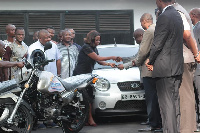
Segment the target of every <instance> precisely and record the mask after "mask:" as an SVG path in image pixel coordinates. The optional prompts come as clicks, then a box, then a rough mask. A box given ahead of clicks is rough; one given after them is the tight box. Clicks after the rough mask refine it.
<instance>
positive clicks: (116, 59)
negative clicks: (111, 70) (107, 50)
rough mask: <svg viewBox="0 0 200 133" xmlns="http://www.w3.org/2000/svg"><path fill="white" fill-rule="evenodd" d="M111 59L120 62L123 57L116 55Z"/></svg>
mask: <svg viewBox="0 0 200 133" xmlns="http://www.w3.org/2000/svg"><path fill="white" fill-rule="evenodd" d="M113 60H114V61H116V62H121V61H122V60H123V59H122V58H121V57H119V56H117V57H115V58H114V59H113Z"/></svg>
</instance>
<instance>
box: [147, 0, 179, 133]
mask: <svg viewBox="0 0 200 133" xmlns="http://www.w3.org/2000/svg"><path fill="white" fill-rule="evenodd" d="M156 4H157V6H158V8H159V10H160V11H161V14H160V16H159V17H158V20H157V23H156V28H155V34H154V40H153V44H152V46H151V50H150V57H149V61H147V62H146V65H147V67H148V69H149V70H151V71H153V73H152V75H153V77H155V78H156V89H157V94H158V101H159V106H160V110H161V117H162V124H163V132H164V133H179V121H180V120H179V119H180V103H179V87H180V84H181V79H182V74H183V50H182V49H183V21H182V18H181V16H180V14H179V13H178V12H177V11H176V10H175V9H174V7H173V6H171V4H172V0H156Z"/></svg>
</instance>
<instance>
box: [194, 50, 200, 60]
mask: <svg viewBox="0 0 200 133" xmlns="http://www.w3.org/2000/svg"><path fill="white" fill-rule="evenodd" d="M199 52H200V51H199ZM194 59H195V60H196V62H197V63H200V54H199V55H198V56H197V57H196V58H194Z"/></svg>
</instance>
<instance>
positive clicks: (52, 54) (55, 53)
mask: <svg viewBox="0 0 200 133" xmlns="http://www.w3.org/2000/svg"><path fill="white" fill-rule="evenodd" d="M49 41H50V42H51V44H52V48H51V49H48V50H46V51H45V55H46V57H47V58H48V60H51V59H55V61H54V62H50V63H49V64H48V65H46V66H45V67H44V70H45V71H48V72H51V73H53V74H54V75H60V72H61V60H60V59H61V54H60V51H59V50H58V48H57V45H56V44H55V43H53V42H52V41H51V38H50V34H49V32H48V31H47V30H40V31H39V33H38V41H37V42H35V43H33V44H31V45H30V46H29V48H28V60H30V56H31V54H32V52H33V51H34V50H35V49H41V50H42V51H44V45H45V44H46V43H47V42H49Z"/></svg>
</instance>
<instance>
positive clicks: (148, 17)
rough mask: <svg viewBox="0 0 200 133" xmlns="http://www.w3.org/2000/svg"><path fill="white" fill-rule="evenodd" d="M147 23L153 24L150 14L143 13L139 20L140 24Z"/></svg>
mask: <svg viewBox="0 0 200 133" xmlns="http://www.w3.org/2000/svg"><path fill="white" fill-rule="evenodd" d="M144 20H145V21H147V22H148V23H153V17H152V15H151V14H149V13H144V14H143V15H142V16H141V18H140V22H142V21H144Z"/></svg>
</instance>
